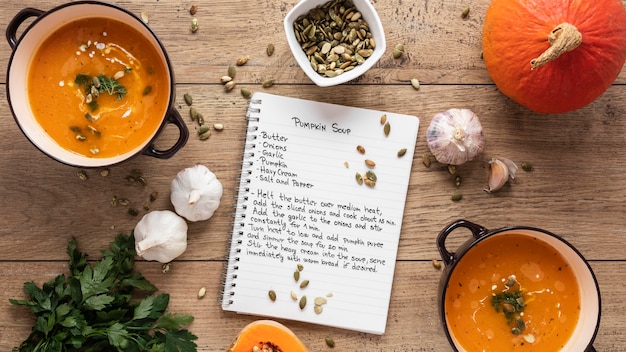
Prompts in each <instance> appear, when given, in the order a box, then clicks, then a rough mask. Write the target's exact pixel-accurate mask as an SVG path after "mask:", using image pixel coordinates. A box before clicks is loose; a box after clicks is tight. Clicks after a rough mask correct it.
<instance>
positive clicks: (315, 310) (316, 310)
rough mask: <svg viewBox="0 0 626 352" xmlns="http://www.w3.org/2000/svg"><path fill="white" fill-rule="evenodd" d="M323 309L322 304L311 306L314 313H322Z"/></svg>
mask: <svg viewBox="0 0 626 352" xmlns="http://www.w3.org/2000/svg"><path fill="white" fill-rule="evenodd" d="M323 310H324V307H322V306H313V311H314V312H315V314H322V311H323Z"/></svg>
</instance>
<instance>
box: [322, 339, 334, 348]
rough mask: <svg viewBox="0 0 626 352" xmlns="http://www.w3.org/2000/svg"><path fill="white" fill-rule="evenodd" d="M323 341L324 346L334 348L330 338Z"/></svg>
mask: <svg viewBox="0 0 626 352" xmlns="http://www.w3.org/2000/svg"><path fill="white" fill-rule="evenodd" d="M324 341H325V342H326V346H328V347H330V348H334V347H335V340H333V339H332V338H331V337H327V338H326V339H324Z"/></svg>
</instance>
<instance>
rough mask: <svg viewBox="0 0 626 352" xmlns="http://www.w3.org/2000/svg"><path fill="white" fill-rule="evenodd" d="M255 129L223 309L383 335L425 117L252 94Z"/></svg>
mask: <svg viewBox="0 0 626 352" xmlns="http://www.w3.org/2000/svg"><path fill="white" fill-rule="evenodd" d="M383 115H386V120H387V122H388V123H389V127H390V128H389V134H388V135H386V134H385V131H384V126H383V124H381V117H382V116H383ZM248 121H249V122H248V136H247V138H246V146H245V151H244V158H243V167H242V175H241V184H240V189H239V193H238V202H237V211H236V214H235V221H234V226H233V237H232V240H231V248H230V253H229V256H230V257H229V260H228V264H227V272H226V275H225V276H226V279H225V281H224V294H223V298H222V308H223V309H224V310H232V311H236V312H239V313H245V314H254V315H261V316H267V317H275V318H284V319H291V320H298V321H306V322H311V323H317V324H323V325H329V326H334V327H338V328H345V329H350V330H358V331H363V332H368V333H374V334H382V333H384V331H385V326H386V322H387V312H388V307H389V298H390V294H391V288H392V282H393V276H394V268H395V260H396V254H397V250H398V241H399V237H400V229H401V225H402V216H403V213H404V205H405V200H406V192H407V188H408V184H409V177H410V171H411V165H412V160H413V151H414V149H415V142H416V138H417V132H418V126H419V120H418V118H417V117H415V116H408V115H401V114H394V113H392V112H383V111H375V110H368V109H362V108H355V107H348V106H340V105H333V104H327V103H321V102H314V101H307V100H301V99H294V98H288V97H283V96H277V95H270V94H265V93H255V94H254V95H253V97H252V99H251V100H250V106H249V112H248ZM359 145H360V146H362V147H363V148H364V149H365V153H363V154H362V153H360V152H359V151H358V150H357V146H359ZM401 149H406V154H404V155H403V156H400V157H399V156H398V151H400V150H401ZM365 159H369V160H371V161H373V162H374V163H375V166H374V167H369V166H367V165H366V163H365ZM367 171H372V172H373V173H374V174H375V176H376V184H375V185H374V186H373V187H372V186H368V185H365V184H359V183H358V182H357V177H356V174H357V173H359V174H360V175H362V177H364V178H365V177H366V176H365V174H366V172H367ZM299 264H300V265H301V268H302V271H300V272H299V274H298V275H299V278H298V280H297V281H296V278H294V272H295V271H297V270H298V265H299ZM305 280H308V285H306V287H303V288H302V287H300V285H301V284H302V283H303V282H305ZM270 291H273V292H274V293H275V294H276V299H275V300H272V299H270V297H269V292H270ZM303 296H306V304H305V305H304V307H303V308H301V307H300V306H301V305H300V301H301V300H302V297H303ZM294 297H295V299H294ZM320 297H321V298H323V300H325V301H326V302H325V303H324V304H322V305H321V308H319V307H318V308H315V305H316V304H315V301H316V298H320ZM323 300H322V301H323ZM319 301H320V300H319V299H318V303H319ZM316 310H317V311H316Z"/></svg>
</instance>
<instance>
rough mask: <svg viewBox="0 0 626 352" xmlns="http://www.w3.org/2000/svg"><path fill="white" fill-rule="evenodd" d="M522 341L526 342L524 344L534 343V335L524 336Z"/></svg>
mask: <svg viewBox="0 0 626 352" xmlns="http://www.w3.org/2000/svg"><path fill="white" fill-rule="evenodd" d="M524 340H526V342H528V343H535V335H533V334H526V335H524Z"/></svg>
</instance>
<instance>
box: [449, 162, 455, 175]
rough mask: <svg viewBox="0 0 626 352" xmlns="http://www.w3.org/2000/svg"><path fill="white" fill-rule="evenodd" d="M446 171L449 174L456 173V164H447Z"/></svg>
mask: <svg viewBox="0 0 626 352" xmlns="http://www.w3.org/2000/svg"><path fill="white" fill-rule="evenodd" d="M448 172H449V173H450V175H454V174H456V165H452V164H448Z"/></svg>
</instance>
